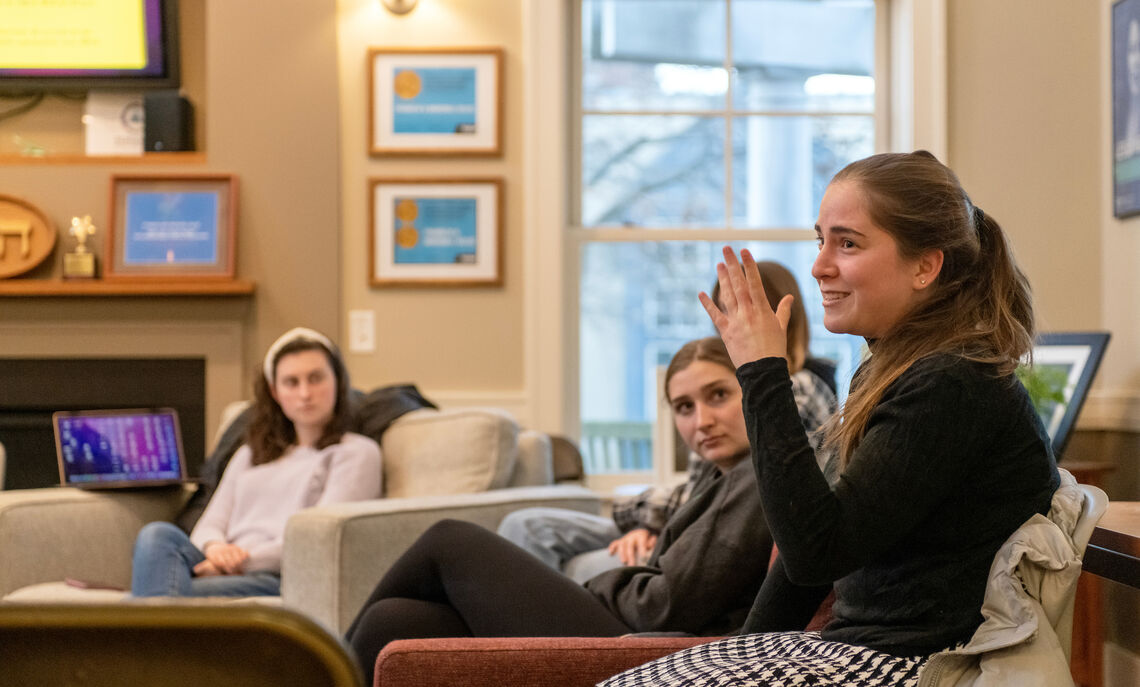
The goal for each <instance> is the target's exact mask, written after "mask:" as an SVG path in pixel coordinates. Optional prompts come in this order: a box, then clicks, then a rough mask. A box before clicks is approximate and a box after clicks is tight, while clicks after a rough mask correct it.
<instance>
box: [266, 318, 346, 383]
mask: <svg viewBox="0 0 1140 687" xmlns="http://www.w3.org/2000/svg"><path fill="white" fill-rule="evenodd" d="M294 341H313V342H316V343H319V344H320V345H322V346H324V347H325V348H327V349H328V351H329V353H332V352H333V351H335V350H336V347H335V346H333V343H332V341H329V338H328V337H327V336H325V335H324V334H322V333H320V332H318V331H315V330H313V329H307V328H305V327H294V328H293V329H290V330H289V331H287V332H285V333H284V334H282V335H281V336H279V337H278V338H277V340H276V341H274V342H273V344H272V345H271V346H270V347H269V350H268V351H266V353H265V362H264V363H263V364H262V372H264V373H265V381H267V382H269V386H270V388H272V387H273V362H274V360H275V359H276V358H277V353H278V352H280V351H281V349H282V348H284V347H285V344H289V343H293V342H294Z"/></svg>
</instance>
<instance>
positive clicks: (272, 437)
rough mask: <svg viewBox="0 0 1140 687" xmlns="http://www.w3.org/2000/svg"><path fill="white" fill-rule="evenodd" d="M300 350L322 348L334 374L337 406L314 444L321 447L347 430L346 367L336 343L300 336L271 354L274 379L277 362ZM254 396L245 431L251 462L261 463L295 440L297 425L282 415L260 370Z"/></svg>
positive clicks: (272, 459) (279, 452) (341, 435)
mask: <svg viewBox="0 0 1140 687" xmlns="http://www.w3.org/2000/svg"><path fill="white" fill-rule="evenodd" d="M300 351H321V352H322V353H324V354H325V357H326V358H327V359H328V361H329V367H331V368H332V370H333V374H334V375H335V376H336V406H335V407H334V408H333V416H332V419H330V420H329V422H328V424H327V425H325V429H324V432H322V433H321V436H320V438H319V439H317V443H316V445H315V447H316V448H318V449H322V448H325V447H326V446H331V445H333V444H335V443H338V442H339V441H340V440H341V437H343V436H344V433H345V432H346V431H347V430H348V426H349V420H350V414H351V408H350V406H349V400H348V392H349V380H348V370H347V369H346V368H345V366H344V360H342V359H341V357H340V351H338V350H336V348H335V347H334V348H332V349H329V348H327V347H326V346H324V345H323V344H322V343H320V342H319V341H314V340H312V339H303V338H300V339H294V340H292V341H290V342H289V343H287V344H285V345H284V346H282V347H281V348H280V350H278V351H277V352H276V354H275V355H274V356H273V361H272V371H273V377H274V379H276V377H277V362H278V361H279V360H281V359H282V358H284V357H285V356H287V355H289V354H291V353H299V352H300ZM253 398H254V403H253V417H252V418H251V420H250V423H249V430H248V431H247V432H246V443H248V444H249V448H250V451H252V453H253V456H252V462H253V464H254V465H261V464H263V463H269V462H271V461H274V460H277V459H278V458H280V457H281V456H283V455H284V454H285V452H286V451H287V450H289V447H290V446H292V445H293V444H294V443H295V442H296V441H297V429H296V428H295V427H294V426H293V422H292V421H291V420H290V419H289V418H287V417H285V413H284V412H283V411H282V410H281V406H280V405H278V403H277V401H276V400H274V398H273V394H272V393H271V392H270V389H269V380H268V379H266V377H265V374H264V373H262V372H261V371H260V370H259V371H258V373H257V379H256V380H254V383H253Z"/></svg>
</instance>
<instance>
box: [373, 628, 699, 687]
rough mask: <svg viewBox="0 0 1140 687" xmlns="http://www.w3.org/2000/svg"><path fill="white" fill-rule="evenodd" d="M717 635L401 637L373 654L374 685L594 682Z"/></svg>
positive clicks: (566, 686)
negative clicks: (374, 661)
mask: <svg viewBox="0 0 1140 687" xmlns="http://www.w3.org/2000/svg"><path fill="white" fill-rule="evenodd" d="M714 639H715V637H524V638H518V637H504V638H493V639H490V638H482V637H468V638H463V639H402V640H399V641H395V642H391V643H389V644H388V646H386V647H384V650H383V651H381V652H380V655H379V656H378V657H377V658H376V680H375V682H374V683H373V684H374V685H375V686H376V687H396V686H397V685H398V686H399V687H444V686H445V685H446V686H447V687H451V686H452V685H464V687H540V686H541V687H547V686H549V685H559V686H560V687H578V686H579V685H580V686H581V687H592V686H593V685H596V684H597V683H598V682H601V681H602V680H604V679H606V678H608V677H610V676H613V675H616V674H618V673H620V672H622V671H623V670H626V669H628V668H632V667H634V666H639V665H641V664H642V663H647V662H649V661H652V660H654V659H656V658H660V657H662V656H665V655H667V654H671V653H673V652H676V651H680V650H681V649H687V648H688V647H691V646H696V645H697V644H704V643H705V642H711V641H713V640H714Z"/></svg>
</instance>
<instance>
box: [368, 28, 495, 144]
mask: <svg viewBox="0 0 1140 687" xmlns="http://www.w3.org/2000/svg"><path fill="white" fill-rule="evenodd" d="M502 54H503V51H502V49H501V48H426V49H387V48H372V49H371V50H369V51H368V75H369V80H368V82H369V98H368V131H369V137H368V138H369V144H368V152H369V153H370V154H372V155H499V154H501V153H502V130H503V119H502V113H503V87H502V68H503V67H502V64H503V60H502Z"/></svg>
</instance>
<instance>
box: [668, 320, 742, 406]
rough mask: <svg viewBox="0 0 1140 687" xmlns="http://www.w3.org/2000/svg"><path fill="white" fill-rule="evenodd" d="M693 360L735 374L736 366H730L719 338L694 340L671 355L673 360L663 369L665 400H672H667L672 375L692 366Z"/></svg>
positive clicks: (730, 359) (726, 351) (730, 362)
mask: <svg viewBox="0 0 1140 687" xmlns="http://www.w3.org/2000/svg"><path fill="white" fill-rule="evenodd" d="M695 360H704V361H707V362H710V363H715V364H717V365H720V366H722V367H725V368H728V370H729V371H730V372H732V373H734V374H735V372H736V366H735V365H733V364H732V358H730V357H729V355H728V349H727V348H725V347H724V342H723V341H721V339H720V337H719V336H709V337H706V338H704V339H695V340H693V341H690V342H689V343H687V344H685V345H684V346H681V348H680V349H678V350H677V352H676V353H674V354H673V359H672V360H670V361H669V367H667V368H665V400H667V401H672V400H673V399H671V398H669V382H670V381H671V380H672V379H673V375H675V374H677V373H678V372H680V371H681V370H684V369H685V368H687V367H688V366H689V365H692V364H693V361H695Z"/></svg>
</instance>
